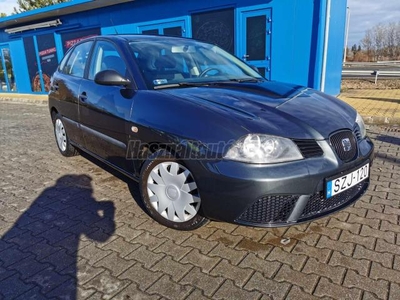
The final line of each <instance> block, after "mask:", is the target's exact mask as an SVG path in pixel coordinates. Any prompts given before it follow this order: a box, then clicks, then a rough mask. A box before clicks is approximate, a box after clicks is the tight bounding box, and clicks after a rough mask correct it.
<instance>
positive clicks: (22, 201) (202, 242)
mask: <svg viewBox="0 0 400 300" xmlns="http://www.w3.org/2000/svg"><path fill="white" fill-rule="evenodd" d="M369 134H370V136H372V137H373V139H374V140H375V143H376V160H375V163H374V165H373V168H372V171H371V178H372V184H371V187H370V189H369V191H368V193H367V194H366V195H365V196H364V197H363V198H362V199H361V200H360V201H358V202H357V203H356V204H355V205H354V206H352V207H350V208H348V209H346V210H344V211H342V212H340V213H336V214H334V215H332V216H331V217H328V218H324V219H321V220H318V221H316V222H313V223H309V224H303V225H299V226H293V227H289V228H279V229H260V228H248V227H243V226H237V225H232V224H226V223H217V222H210V223H209V224H208V225H207V226H204V227H202V228H200V229H198V230H195V231H193V232H178V231H174V230H171V229H167V228H165V227H163V226H160V225H158V224H157V223H155V222H154V221H152V220H151V219H150V218H149V217H148V216H147V215H146V213H144V212H143V210H142V209H141V208H140V206H139V205H138V204H137V203H136V201H135V200H134V198H136V199H139V198H138V196H137V195H138V192H137V186H136V185H135V184H131V183H129V181H128V180H126V179H124V178H123V177H121V176H115V175H116V174H115V173H110V172H108V171H105V170H103V169H102V168H101V167H100V166H99V163H96V162H95V161H90V160H87V159H86V158H84V157H82V156H77V157H73V158H64V157H62V156H61V155H60V154H59V153H58V150H57V148H56V144H55V141H54V138H53V132H52V126H51V122H50V119H49V115H48V111H47V107H46V106H44V105H35V104H28V103H23V104H18V103H7V102H4V101H3V102H0V170H1V172H0V299H209V298H212V299H246V300H249V299H317V298H326V299H329V298H334V299H400V223H399V213H400V131H399V130H398V128H396V127H370V129H369ZM132 194H133V196H134V197H132ZM282 238H290V243H289V244H287V245H282V244H281V243H280V241H281V239H282Z"/></svg>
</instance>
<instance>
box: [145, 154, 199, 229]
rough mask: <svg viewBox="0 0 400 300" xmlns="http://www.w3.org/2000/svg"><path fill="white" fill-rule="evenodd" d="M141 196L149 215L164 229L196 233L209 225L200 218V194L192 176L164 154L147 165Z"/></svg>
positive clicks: (180, 164)
mask: <svg viewBox="0 0 400 300" xmlns="http://www.w3.org/2000/svg"><path fill="white" fill-rule="evenodd" d="M140 179H141V181H140V192H141V195H142V198H143V202H144V205H145V206H146V209H147V210H148V212H149V214H150V215H151V217H153V219H155V220H156V221H157V222H159V223H161V224H163V225H164V226H167V227H170V228H174V229H178V230H193V229H196V228H198V227H200V226H202V225H204V224H205V223H206V222H207V219H206V218H205V217H203V216H201V215H200V214H199V211H200V207H201V198H200V192H199V189H198V187H197V184H196V181H195V179H194V176H193V174H192V173H191V172H190V170H189V169H188V168H186V167H185V166H184V165H183V163H182V162H180V161H179V160H178V159H176V158H175V157H173V156H172V155H171V154H170V153H168V152H167V151H165V150H160V151H157V152H156V153H154V154H153V155H152V156H151V157H150V158H149V159H148V161H147V162H146V163H145V164H144V166H143V169H142V172H141V177H140Z"/></svg>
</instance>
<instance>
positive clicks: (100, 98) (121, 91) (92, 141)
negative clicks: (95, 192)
mask: <svg viewBox="0 0 400 300" xmlns="http://www.w3.org/2000/svg"><path fill="white" fill-rule="evenodd" d="M103 70H114V71H117V72H118V73H119V74H120V75H121V76H123V77H127V78H129V76H130V75H129V74H128V71H127V64H126V63H125V61H124V59H123V56H122V55H120V52H119V51H118V50H117V48H116V47H115V45H114V44H112V43H109V42H107V41H97V42H96V45H95V47H94V50H93V54H92V59H91V61H90V65H89V68H88V76H87V78H84V79H83V80H82V83H81V88H80V95H79V118H80V123H81V128H82V131H83V135H84V140H85V148H86V149H87V150H89V151H91V152H92V153H95V154H97V155H98V156H99V157H101V158H103V159H105V160H107V161H108V162H110V163H112V164H114V165H115V166H118V167H119V168H121V169H123V170H127V171H129V170H130V169H129V168H130V165H131V164H129V163H127V161H126V151H127V144H128V140H127V137H128V132H129V120H130V114H131V108H132V103H133V96H134V93H133V91H131V90H129V89H125V88H124V87H120V86H105V85H99V84H97V83H95V82H94V78H95V75H96V74H97V73H98V72H100V71H103Z"/></svg>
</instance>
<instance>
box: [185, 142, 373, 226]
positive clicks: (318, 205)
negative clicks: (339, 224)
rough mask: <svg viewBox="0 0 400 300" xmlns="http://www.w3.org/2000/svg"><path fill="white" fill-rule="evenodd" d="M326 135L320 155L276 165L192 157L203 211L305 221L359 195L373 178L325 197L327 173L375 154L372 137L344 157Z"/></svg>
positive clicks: (269, 222)
mask: <svg viewBox="0 0 400 300" xmlns="http://www.w3.org/2000/svg"><path fill="white" fill-rule="evenodd" d="M325 143H326V142H325V141H322V142H320V146H321V148H323V149H324V153H325V154H324V155H323V156H321V157H316V158H310V159H304V160H302V161H295V162H290V163H284V164H276V165H254V164H245V163H241V162H235V161H226V160H222V161H214V162H207V161H200V162H194V161H192V162H189V164H190V166H189V167H190V168H191V169H192V170H193V169H196V170H195V172H194V174H197V175H196V182H197V183H198V186H199V190H200V196H201V199H202V213H203V214H204V215H205V216H206V217H208V218H210V219H213V220H220V221H224V222H230V223H237V224H242V225H248V226H257V227H279V226H288V225H292V224H297V223H302V222H306V221H310V220H314V219H317V218H321V217H324V216H326V215H328V214H331V213H333V212H336V211H338V210H341V209H343V208H345V207H347V206H349V205H351V204H353V203H354V202H355V201H356V200H357V199H359V198H360V197H361V196H362V195H363V194H364V193H365V191H366V190H367V188H368V186H369V178H368V179H366V180H364V181H362V182H360V183H359V184H357V185H356V186H354V187H352V188H350V189H348V190H346V191H344V192H342V193H340V194H338V195H336V196H333V197H331V198H329V199H328V200H326V199H325V194H324V186H325V180H326V178H330V177H333V176H340V175H341V174H346V173H348V172H350V171H351V170H353V169H356V168H358V167H361V166H363V165H364V164H366V163H367V162H369V163H370V165H372V161H373V158H374V154H373V149H374V146H373V144H372V142H371V141H370V140H369V139H368V138H367V139H365V140H363V141H362V142H361V143H360V145H359V149H360V151H359V155H358V158H357V159H355V160H353V161H351V162H348V163H343V162H341V161H340V159H338V158H337V156H336V155H335V153H333V151H332V149H331V148H330V146H329V145H328V144H325Z"/></svg>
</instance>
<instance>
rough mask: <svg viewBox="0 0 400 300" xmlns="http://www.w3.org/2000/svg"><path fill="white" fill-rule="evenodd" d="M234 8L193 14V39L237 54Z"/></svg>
mask: <svg viewBox="0 0 400 300" xmlns="http://www.w3.org/2000/svg"><path fill="white" fill-rule="evenodd" d="M234 19H235V17H234V10H233V8H228V9H221V10H213V11H207V12H200V13H195V14H192V32H193V38H195V39H198V40H200V41H204V42H208V43H210V44H214V45H217V46H219V47H221V48H222V49H224V50H225V51H227V52H229V53H231V54H234V53H235V30H234Z"/></svg>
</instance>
